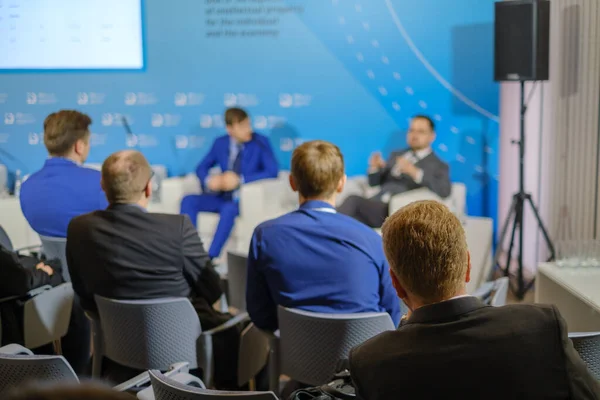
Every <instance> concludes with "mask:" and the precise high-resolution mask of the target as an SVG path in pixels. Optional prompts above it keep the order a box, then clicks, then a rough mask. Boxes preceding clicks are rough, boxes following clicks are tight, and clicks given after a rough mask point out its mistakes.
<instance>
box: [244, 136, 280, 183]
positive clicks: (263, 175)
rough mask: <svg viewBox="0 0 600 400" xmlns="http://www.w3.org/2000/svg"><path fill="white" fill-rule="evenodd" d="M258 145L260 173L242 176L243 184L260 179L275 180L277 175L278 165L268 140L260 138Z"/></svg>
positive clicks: (254, 172) (255, 172)
mask: <svg viewBox="0 0 600 400" xmlns="http://www.w3.org/2000/svg"><path fill="white" fill-rule="evenodd" d="M258 140H259V141H260V143H259V145H260V147H261V159H260V165H261V169H260V171H253V172H251V173H249V174H245V175H244V176H243V179H244V183H250V182H254V181H259V180H261V179H269V178H277V175H279V163H278V162H277V159H276V158H275V153H273V148H272V147H271V143H270V142H269V139H267V138H264V139H263V138H262V137H260V138H259V139H258Z"/></svg>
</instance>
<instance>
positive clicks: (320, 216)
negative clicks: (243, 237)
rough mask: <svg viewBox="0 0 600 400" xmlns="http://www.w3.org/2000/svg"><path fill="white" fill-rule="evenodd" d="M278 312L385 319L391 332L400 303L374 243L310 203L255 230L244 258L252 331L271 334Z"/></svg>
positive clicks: (355, 225) (377, 239) (359, 228)
mask: <svg viewBox="0 0 600 400" xmlns="http://www.w3.org/2000/svg"><path fill="white" fill-rule="evenodd" d="M324 210H325V211H324ZM278 305H282V306H284V307H291V308H299V309H302V310H306V311H313V312H322V313H333V314H338V313H362V312H387V313H388V314H390V316H391V317H392V320H393V321H394V324H396V325H398V322H399V321H400V300H399V299H398V297H397V296H396V291H395V290H394V287H393V286H392V280H391V278H390V273H389V266H388V263H387V260H386V258H385V255H384V254H383V245H382V243H381V236H379V234H377V233H376V232H375V231H374V230H373V229H371V228H369V227H368V226H366V225H364V224H362V223H360V222H358V221H356V220H355V219H353V218H350V217H348V216H346V215H342V214H339V213H335V210H334V208H333V207H332V206H331V205H329V204H327V203H324V202H322V201H316V200H312V201H307V202H305V203H304V204H302V205H301V206H300V208H299V209H298V210H296V211H293V212H291V213H288V214H285V215H282V216H281V217H279V218H276V219H272V220H270V221H266V222H263V223H262V224H260V225H258V226H257V227H256V229H255V230H254V234H253V236H252V241H251V244H250V251H249V254H248V281H247V288H246V307H247V309H248V313H249V314H250V318H251V319H252V322H254V324H255V325H256V326H257V327H258V328H261V329H265V330H271V331H275V330H277V329H278V327H279V322H278V320H277V306H278Z"/></svg>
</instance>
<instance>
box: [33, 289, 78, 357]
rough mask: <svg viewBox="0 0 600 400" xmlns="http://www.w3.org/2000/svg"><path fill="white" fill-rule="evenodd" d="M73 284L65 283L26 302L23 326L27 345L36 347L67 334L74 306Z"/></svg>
mask: <svg viewBox="0 0 600 400" xmlns="http://www.w3.org/2000/svg"><path fill="white" fill-rule="evenodd" d="M73 296H74V292H73V286H72V285H71V283H63V284H62V285H58V286H56V287H53V288H52V289H50V290H46V291H44V292H42V293H40V294H38V295H37V296H34V297H32V298H31V299H29V300H27V301H26V302H25V305H24V306H23V326H24V336H25V340H24V344H25V347H28V348H30V349H35V348H37V347H40V346H43V345H45V344H48V343H52V342H54V341H55V340H59V339H60V338H62V337H63V336H65V335H66V334H67V331H68V329H69V321H70V319H71V310H72V308H73Z"/></svg>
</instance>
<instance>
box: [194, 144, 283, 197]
mask: <svg viewBox="0 0 600 400" xmlns="http://www.w3.org/2000/svg"><path fill="white" fill-rule="evenodd" d="M230 140H231V139H230V137H229V135H224V136H220V137H218V138H216V139H215V141H214V142H213V145H212V147H211V149H210V150H209V152H208V154H206V156H204V159H203V160H202V161H201V162H200V164H199V165H198V167H197V168H196V175H198V178H199V179H200V183H201V185H202V190H206V188H205V186H204V183H205V180H206V177H207V176H208V172H209V171H210V169H211V168H213V167H215V166H217V165H218V166H219V167H220V168H221V171H227V170H228V169H229V149H230ZM241 169H242V182H244V183H250V182H254V181H258V180H260V179H267V178H277V175H278V173H279V165H278V163H277V160H276V159H275V155H274V154H273V149H272V148H271V144H270V143H269V139H268V138H267V137H266V136H263V135H260V134H258V133H253V134H252V139H251V140H250V141H249V142H247V143H244V150H243V153H242V164H241Z"/></svg>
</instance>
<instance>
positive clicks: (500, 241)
mask: <svg viewBox="0 0 600 400" xmlns="http://www.w3.org/2000/svg"><path fill="white" fill-rule="evenodd" d="M516 201H517V199H516V196H513V199H512V202H511V203H510V208H509V209H508V214H506V219H505V220H504V224H503V225H502V230H501V231H500V237H499V238H498V242H496V254H495V255H494V262H493V263H492V266H493V268H492V271H491V272H490V277H489V279H488V280H491V279H492V275H493V274H494V269H495V268H496V267H497V266H498V263H499V261H500V255H501V254H502V245H503V244H504V239H506V234H507V233H508V226H509V225H510V222H511V221H512V216H513V214H514V213H515V204H516Z"/></svg>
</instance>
